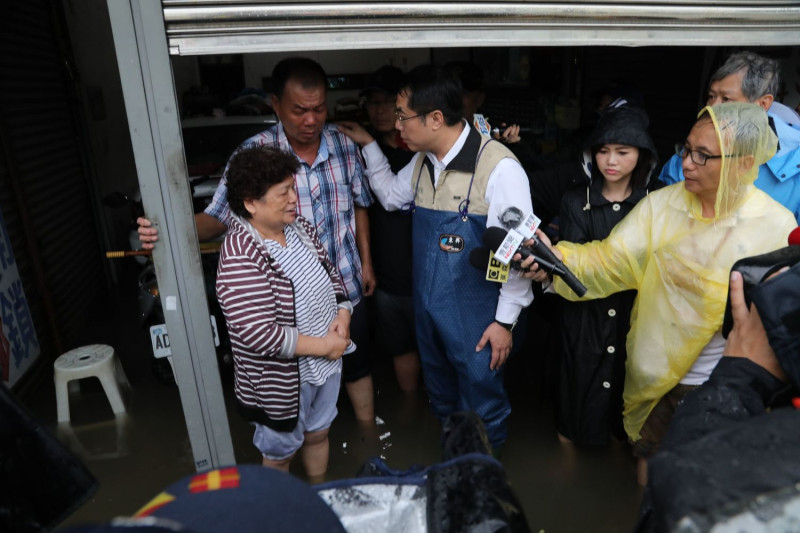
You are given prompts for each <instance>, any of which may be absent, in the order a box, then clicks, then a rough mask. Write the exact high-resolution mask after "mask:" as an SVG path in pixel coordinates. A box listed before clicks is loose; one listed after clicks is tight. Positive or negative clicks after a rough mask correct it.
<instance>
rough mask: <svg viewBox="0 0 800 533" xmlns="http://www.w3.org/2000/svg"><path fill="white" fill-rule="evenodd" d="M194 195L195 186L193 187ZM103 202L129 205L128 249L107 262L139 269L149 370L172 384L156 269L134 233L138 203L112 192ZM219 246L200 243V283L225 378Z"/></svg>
mask: <svg viewBox="0 0 800 533" xmlns="http://www.w3.org/2000/svg"><path fill="white" fill-rule="evenodd" d="M192 191H193V194H194V191H195V187H192ZM103 203H104V204H105V205H106V206H108V207H111V208H121V207H125V206H128V207H129V208H130V210H131V217H132V220H133V223H132V229H131V231H130V234H129V242H130V246H131V250H121V251H110V252H106V258H108V259H121V258H129V257H130V258H135V260H136V261H137V262H138V263H139V264H140V265H141V266H142V268H141V270H140V271H139V274H138V276H137V286H138V288H137V301H138V307H139V322H140V327H141V328H142V329H144V330H145V331H146V333H147V336H148V340H149V345H150V347H151V355H152V357H151V367H152V372H153V375H154V376H155V377H156V379H157V380H158V381H159V382H161V383H164V384H173V383H175V375H174V367H173V365H172V357H171V356H172V350H171V346H170V342H169V332H168V331H167V327H166V324H165V320H164V310H163V307H162V303H161V294H160V291H159V289H158V280H157V279H156V273H155V266H154V265H153V262H152V259H151V256H152V254H151V252H150V251H149V250H142V249H141V241H140V240H139V234H138V231H137V228H138V225H137V224H136V219H137V218H138V217H139V216H142V213H143V210H142V207H141V200H140V199H137V198H133V199H131V198H128V197H127V196H125V195H124V194H122V193H112V194H110V195H108V196H106V197H105V198H104V199H103ZM219 244H220V243H218V242H217V243H214V242H212V243H201V245H200V252H201V254H202V258H201V263H202V267H203V280H204V285H205V289H206V295H207V301H208V307H209V312H210V320H211V330H212V332H213V336H214V345H215V347H216V352H217V363H218V365H219V369H220V373H221V374H223V375H228V374H231V373H232V369H233V355H232V351H231V348H230V339H229V336H228V331H227V328H226V327H225V318H224V316H223V314H222V309H221V308H220V306H219V302H218V301H217V298H216V291H215V287H214V285H215V282H216V275H217V261H218V259H219Z"/></svg>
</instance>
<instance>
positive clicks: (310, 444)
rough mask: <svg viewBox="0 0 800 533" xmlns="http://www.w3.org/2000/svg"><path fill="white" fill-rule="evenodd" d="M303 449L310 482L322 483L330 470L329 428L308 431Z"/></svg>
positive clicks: (304, 463)
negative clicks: (326, 472)
mask: <svg viewBox="0 0 800 533" xmlns="http://www.w3.org/2000/svg"><path fill="white" fill-rule="evenodd" d="M301 450H302V456H303V466H304V467H305V469H306V475H307V476H308V481H309V483H320V482H321V481H323V480H324V477H325V471H326V470H328V452H329V445H328V430H327V429H322V430H320V431H312V432H310V433H306V434H305V440H304V441H303V447H302V448H301Z"/></svg>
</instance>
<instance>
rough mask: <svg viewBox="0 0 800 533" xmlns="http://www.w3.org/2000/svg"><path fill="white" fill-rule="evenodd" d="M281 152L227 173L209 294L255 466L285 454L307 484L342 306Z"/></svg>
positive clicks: (316, 458)
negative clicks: (225, 208)
mask: <svg viewBox="0 0 800 533" xmlns="http://www.w3.org/2000/svg"><path fill="white" fill-rule="evenodd" d="M298 166H299V163H298V162H297V159H296V158H295V157H294V156H292V155H291V154H287V153H285V152H281V151H279V150H276V149H273V148H267V147H254V148H248V149H244V150H241V151H240V152H239V153H238V154H236V155H235V156H234V157H233V158H232V160H231V162H230V163H229V167H228V170H227V176H228V201H229V203H230V207H231V212H232V217H231V223H230V226H229V228H228V234H227V236H226V237H225V242H224V243H223V245H222V249H221V250H220V259H219V267H218V272H217V296H218V298H219V302H220V305H221V306H222V310H223V313H224V314H225V320H226V322H227V324H228V331H229V333H230V338H231V346H232V349H233V357H234V365H235V374H234V379H235V391H236V398H237V404H238V407H239V410H240V412H241V413H242V414H243V416H244V417H245V418H246V419H247V420H249V421H250V422H252V423H253V424H254V425H255V428H256V430H255V435H254V437H253V443H254V444H255V446H256V447H257V448H258V449H259V450H260V451H261V454H262V457H263V464H264V465H265V466H269V467H273V468H278V469H281V470H284V471H288V470H289V463H290V461H291V460H292V458H293V457H294V455H295V453H296V452H297V450H298V449H300V448H301V447H302V448H303V453H302V458H303V464H304V466H305V469H306V473H307V475H308V477H309V479H310V480H311V481H318V480H320V479H321V478H322V476H323V475H324V473H325V470H326V469H327V466H328V428H329V427H330V424H331V422H332V421H333V419H334V418H335V417H336V413H337V411H336V399H337V397H338V394H339V382H340V375H341V365H342V362H341V357H342V355H343V354H344V353H345V352H346V351H349V350H352V348H353V346H352V343H351V342H350V341H349V326H350V313H351V311H352V306H351V305H350V302H349V301H348V299H347V296H346V293H345V291H344V288H343V285H342V283H341V281H340V278H339V275H338V274H337V272H336V269H335V267H334V266H333V265H332V264H331V262H330V260H329V259H328V256H327V254H326V252H325V250H324V248H323V246H322V244H321V242H320V240H319V238H318V236H317V233H316V231H315V230H314V228H313V226H312V225H311V224H310V223H309V222H308V221H307V220H305V219H304V218H302V217H299V216H298V215H297V214H296V207H297V195H296V193H295V187H294V174H295V173H296V172H297V170H298Z"/></svg>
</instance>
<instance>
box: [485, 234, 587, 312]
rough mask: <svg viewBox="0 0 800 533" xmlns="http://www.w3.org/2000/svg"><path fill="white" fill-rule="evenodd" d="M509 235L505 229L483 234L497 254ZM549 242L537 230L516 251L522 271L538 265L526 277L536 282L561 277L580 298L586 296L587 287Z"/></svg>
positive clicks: (487, 245) (487, 243)
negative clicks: (548, 276) (551, 276)
mask: <svg viewBox="0 0 800 533" xmlns="http://www.w3.org/2000/svg"><path fill="white" fill-rule="evenodd" d="M507 234H508V232H507V231H506V230H504V229H503V228H498V227H490V228H487V229H486V231H485V232H484V234H483V244H484V245H485V246H486V247H488V248H489V249H491V250H492V251H495V252H496V251H497V249H498V248H500V247H501V244H502V243H503V240H504V239H505V238H506V235H507ZM540 239H542V240H540ZM549 242H550V241H549V239H547V236H545V235H544V233H542V232H541V231H540V230H537V232H536V236H535V237H534V238H533V239H531V240H528V241H525V242H524V243H523V244H522V245H521V246H519V247H518V248H517V249H516V251H515V252H514V258H515V259H516V257H517V255H519V257H520V259H521V260H522V263H521V264H520V268H521V269H522V270H525V269H529V268H531V267H532V266H533V264H534V263H537V264H538V268H537V269H536V270H530V271H528V272H526V273H525V274H524V276H525V277H526V278H530V279H534V280H536V281H543V280H544V279H545V278H546V275H547V274H555V275H557V276H559V277H561V279H563V280H564V283H566V284H567V286H568V287H569V288H570V289H572V290H573V292H574V293H575V294H577V295H578V296H583V295H584V294H586V287H585V286H584V285H583V283H581V282H580V280H579V279H578V278H576V277H575V275H574V274H573V273H572V272H571V271H570V270H569V269H568V268H567V267H566V266H565V265H564V263H562V262H561V257H559V256H557V255H556V253H558V252H557V251H556V252H555V253H554V251H553V250H552V249H551V248H550V246H549ZM559 255H560V254H559Z"/></svg>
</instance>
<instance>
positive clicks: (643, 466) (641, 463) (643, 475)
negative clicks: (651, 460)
mask: <svg viewBox="0 0 800 533" xmlns="http://www.w3.org/2000/svg"><path fill="white" fill-rule="evenodd" d="M636 481H637V482H638V483H639V486H640V487H644V486H646V485H647V459H644V458H643V457H639V458H637V460H636Z"/></svg>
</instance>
